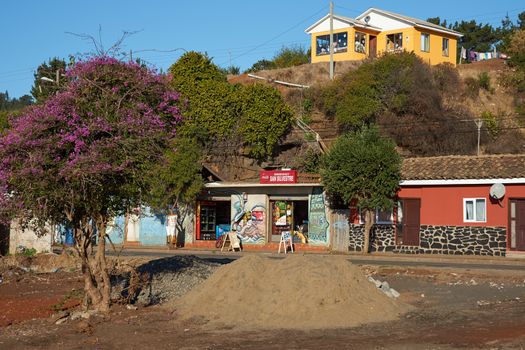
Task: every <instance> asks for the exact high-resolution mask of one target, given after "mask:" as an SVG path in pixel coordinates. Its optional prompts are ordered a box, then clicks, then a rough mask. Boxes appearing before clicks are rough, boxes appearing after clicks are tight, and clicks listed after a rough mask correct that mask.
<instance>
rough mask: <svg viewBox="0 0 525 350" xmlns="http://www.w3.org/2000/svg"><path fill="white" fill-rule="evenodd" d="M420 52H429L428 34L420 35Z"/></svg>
mask: <svg viewBox="0 0 525 350" xmlns="http://www.w3.org/2000/svg"><path fill="white" fill-rule="evenodd" d="M421 51H424V52H430V34H427V33H421Z"/></svg>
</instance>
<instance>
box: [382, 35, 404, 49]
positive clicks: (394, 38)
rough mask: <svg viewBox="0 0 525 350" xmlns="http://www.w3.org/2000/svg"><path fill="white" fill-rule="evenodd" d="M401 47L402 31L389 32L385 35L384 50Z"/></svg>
mask: <svg viewBox="0 0 525 350" xmlns="http://www.w3.org/2000/svg"><path fill="white" fill-rule="evenodd" d="M402 49H403V33H396V34H390V35H387V36H386V50H387V51H398V50H402Z"/></svg>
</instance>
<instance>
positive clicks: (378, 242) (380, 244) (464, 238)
mask: <svg viewBox="0 0 525 350" xmlns="http://www.w3.org/2000/svg"><path fill="white" fill-rule="evenodd" d="M349 230H350V232H349V237H350V244H349V250H350V251H362V249H363V242H364V241H363V238H364V237H363V231H364V225H355V224H352V225H350V227H349ZM506 247H507V233H506V229H505V227H481V226H432V225H421V229H420V244H419V246H404V245H396V242H395V228H394V226H393V225H374V227H373V228H372V234H371V251H373V252H374V251H379V252H393V253H404V254H452V255H490V256H505V252H506Z"/></svg>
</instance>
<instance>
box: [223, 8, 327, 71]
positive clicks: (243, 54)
mask: <svg viewBox="0 0 525 350" xmlns="http://www.w3.org/2000/svg"><path fill="white" fill-rule="evenodd" d="M324 10H325V7H324V6H323V7H322V8H321V9H320V10H319V11H317V12H316V13H314V14H313V15H311V16H309V17H308V18H305V19H303V20H301V21H300V22H299V23H297V24H295V25H294V26H292V27H290V28H288V29H287V30H285V31H283V32H281V33H280V34H277V35H276V36H274V37H272V38H271V39H269V40H266V41H265V42H263V43H262V44H260V45H257V46H256V47H254V48H253V49H252V50H248V51H245V52H243V53H241V54H239V55H237V56H235V57H232V60H236V59H237V58H239V57H242V56H245V55H247V54H249V53H251V52H252V51H254V50H256V49H258V48H260V47H263V46H264V45H267V44H269V43H271V42H272V41H274V40H275V39H277V38H280V37H281V36H283V35H284V34H286V33H288V32H290V31H292V30H294V29H295V28H297V27H298V26H300V25H301V24H303V23H304V22H306V21H309V20H310V19H312V18H313V17H315V16H317V15H318V14H319V13H320V12H321V11H324ZM227 63H228V62H224V63H221V64H220V66H222V65H224V64H227Z"/></svg>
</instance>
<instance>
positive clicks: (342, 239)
mask: <svg viewBox="0 0 525 350" xmlns="http://www.w3.org/2000/svg"><path fill="white" fill-rule="evenodd" d="M349 220H350V209H342V210H334V211H333V212H332V220H331V225H330V228H331V231H332V250H333V251H336V252H345V253H346V252H348V246H349V244H350V242H349V238H350V224H349V222H350V221H349Z"/></svg>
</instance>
